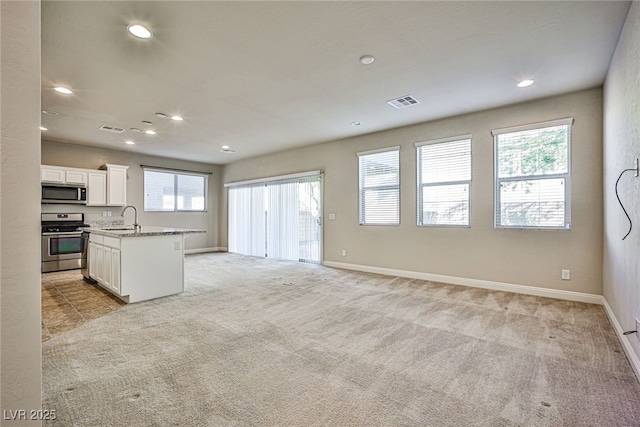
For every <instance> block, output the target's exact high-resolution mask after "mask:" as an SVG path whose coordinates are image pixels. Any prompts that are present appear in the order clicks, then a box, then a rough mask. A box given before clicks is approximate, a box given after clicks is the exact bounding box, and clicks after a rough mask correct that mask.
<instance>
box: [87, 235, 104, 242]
mask: <svg viewBox="0 0 640 427" xmlns="http://www.w3.org/2000/svg"><path fill="white" fill-rule="evenodd" d="M89 241H90V242H93V243H99V244H103V243H104V236H99V235H97V234H93V233H90V234H89Z"/></svg>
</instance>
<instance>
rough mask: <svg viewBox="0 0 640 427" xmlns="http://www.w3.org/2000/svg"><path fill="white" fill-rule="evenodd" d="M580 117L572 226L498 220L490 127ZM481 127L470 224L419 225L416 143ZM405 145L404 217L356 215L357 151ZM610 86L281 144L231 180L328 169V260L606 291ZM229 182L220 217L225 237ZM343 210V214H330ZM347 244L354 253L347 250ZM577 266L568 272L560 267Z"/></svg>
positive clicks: (228, 173)
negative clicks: (525, 225) (386, 221)
mask: <svg viewBox="0 0 640 427" xmlns="http://www.w3.org/2000/svg"><path fill="white" fill-rule="evenodd" d="M566 117H573V118H575V124H574V126H573V128H572V136H573V140H572V144H573V146H572V157H573V159H572V168H573V171H572V212H573V213H572V230H571V231H534V230H504V229H500V230H496V229H494V227H493V212H494V209H493V203H494V202H493V200H494V199H493V191H494V190H493V188H494V186H493V138H492V136H491V130H492V129H497V128H503V127H509V126H517V125H524V124H529V123H536V122H542V121H547V120H554V119H561V118H566ZM463 134H473V142H472V150H473V154H472V156H473V160H472V168H473V181H472V190H471V197H472V200H471V203H472V208H471V209H472V210H471V228H427V227H417V226H416V208H415V206H416V170H415V169H416V168H415V148H414V143H415V142H419V141H425V140H430V139H437V138H444V137H449V136H456V135H463ZM393 145H400V146H401V151H400V159H401V225H400V226H399V227H379V226H378V227H376V226H360V225H358V161H357V156H356V153H357V152H359V151H364V150H371V149H376V148H382V147H388V146H393ZM601 151H602V91H601V89H599V88H597V89H591V90H586V91H581V92H577V93H572V94H567V95H563V96H557V97H553V98H547V99H542V100H538V101H533V102H527V103H522V104H517V105H513V106H509V107H505V108H499V109H494V110H489V111H482V112H477V113H472V114H467V115H464V116H459V117H453V118H449V119H444V120H438V121H434V122H428V123H423V124H419V125H415V126H409V127H404V128H400V129H394V130H389V131H385V132H379V133H374V134H369V135H364V136H360V137H355V138H350V139H345V140H341V141H335V142H330V143H326V144H321V145H316V146H313V147H307V148H301V149H296V150H290V151H285V152H281V153H276V154H273V155H269V156H262V157H259V158H253V159H248V160H240V161H238V162H235V163H232V164H230V165H226V166H225V167H224V171H223V181H224V182H225V183H228V182H233V181H241V180H245V179H252V178H260V177H267V176H273V175H280V174H286V173H294V172H301V171H307V170H315V169H323V170H324V171H325V180H324V195H325V199H324V201H325V204H324V218H325V221H324V225H325V229H324V239H325V240H324V244H325V246H324V260H325V261H333V262H342V263H350V264H357V265H364V266H376V267H383V268H390V269H397V270H405V271H412V272H423V273H430V274H437V275H445V276H453V277H458V278H467V279H476V280H484V281H492V282H501V283H508V284H519V285H529V286H535V287H541V288H550V289H560V290H567V291H576V292H583V293H589V294H596V295H601V293H602V279H601V278H602V268H601V266H602V262H601V259H602V163H601ZM224 197H226V192H223V202H222V203H221V207H222V210H221V212H220V217H221V218H222V221H221V222H220V224H221V230H220V235H221V243H222V245H224V246H226V234H227V230H226V226H227V221H226V199H224ZM330 212H331V213H336V220H335V221H328V220H326V218H327V214H328V213H330ZM343 248H345V249H347V256H346V257H342V256H341V250H342V249H343ZM562 269H570V270H571V273H572V277H571V280H570V281H563V280H561V270H562Z"/></svg>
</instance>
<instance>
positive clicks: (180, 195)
mask: <svg viewBox="0 0 640 427" xmlns="http://www.w3.org/2000/svg"><path fill="white" fill-rule="evenodd" d="M208 177H209V176H208V175H204V174H187V173H177V172H168V171H164V170H162V171H161V170H153V169H145V170H144V210H145V211H147V212H149V211H152V212H153V211H156V212H157V211H160V212H174V211H193V212H205V211H206V210H207V181H208Z"/></svg>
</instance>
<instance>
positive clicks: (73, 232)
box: [42, 231, 82, 237]
mask: <svg viewBox="0 0 640 427" xmlns="http://www.w3.org/2000/svg"><path fill="white" fill-rule="evenodd" d="M42 235H43V236H60V237H76V236H77V237H80V236H82V231H72V232H69V233H65V232H62V233H59V232H58V233H56V232H54V233H42Z"/></svg>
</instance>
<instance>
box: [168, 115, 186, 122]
mask: <svg viewBox="0 0 640 427" xmlns="http://www.w3.org/2000/svg"><path fill="white" fill-rule="evenodd" d="M171 120H175V121H176V122H181V121H183V120H184V119H183V118H182V117H180V116H171Z"/></svg>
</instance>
